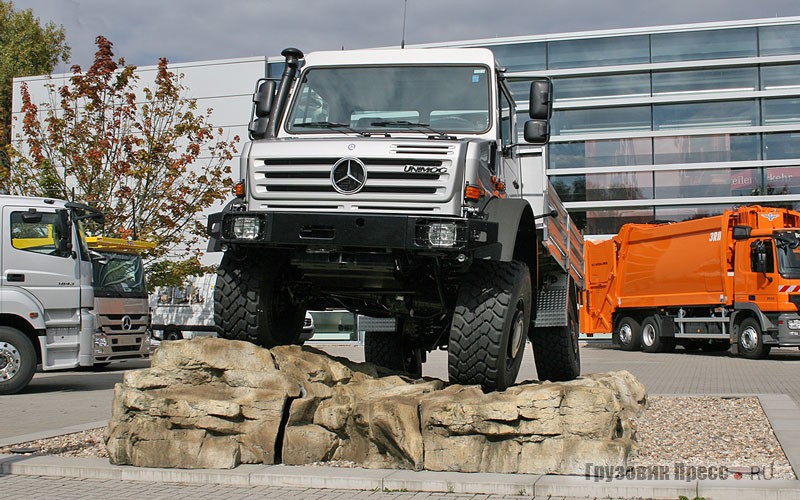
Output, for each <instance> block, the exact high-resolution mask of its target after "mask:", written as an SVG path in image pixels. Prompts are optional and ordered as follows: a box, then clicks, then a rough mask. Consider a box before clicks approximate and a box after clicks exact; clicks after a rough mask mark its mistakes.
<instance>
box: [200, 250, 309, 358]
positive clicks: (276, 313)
mask: <svg viewBox="0 0 800 500" xmlns="http://www.w3.org/2000/svg"><path fill="white" fill-rule="evenodd" d="M290 271H291V268H290V266H289V262H288V259H287V258H286V256H285V255H282V254H275V255H273V254H266V255H262V256H260V258H256V257H255V256H251V255H248V254H245V255H244V256H243V257H242V258H236V257H234V256H233V255H232V254H231V253H230V252H226V253H225V255H224V256H223V257H222V262H221V263H220V265H219V268H217V282H216V285H215V287H214V323H215V326H216V328H217V334H218V335H219V336H220V337H223V338H226V339H233V340H245V341H248V342H251V343H253V344H257V345H260V346H263V347H274V346H276V345H287V344H300V343H301V340H300V336H301V335H302V333H303V323H304V321H305V315H306V307H305V303H304V302H301V301H298V300H297V298H296V297H295V296H294V295H293V294H292V293H291V291H290V290H289V288H288V274H289V272H290Z"/></svg>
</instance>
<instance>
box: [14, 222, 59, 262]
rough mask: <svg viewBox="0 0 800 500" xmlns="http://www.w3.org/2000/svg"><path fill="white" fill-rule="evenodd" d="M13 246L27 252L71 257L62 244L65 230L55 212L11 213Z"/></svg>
mask: <svg viewBox="0 0 800 500" xmlns="http://www.w3.org/2000/svg"><path fill="white" fill-rule="evenodd" d="M10 227H11V246H13V247H14V248H16V249H19V250H24V251H26V252H33V253H39V254H44V255H56V256H58V257H69V256H70V252H69V251H68V250H67V249H66V248H64V245H63V244H62V242H63V240H64V238H63V235H62V232H63V230H62V229H61V224H60V222H59V219H58V216H57V215H56V214H54V213H41V212H13V213H12V214H11V226H10Z"/></svg>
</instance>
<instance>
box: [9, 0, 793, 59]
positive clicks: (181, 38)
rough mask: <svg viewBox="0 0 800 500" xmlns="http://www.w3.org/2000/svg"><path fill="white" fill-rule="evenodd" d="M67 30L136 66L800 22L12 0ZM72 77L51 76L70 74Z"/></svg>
mask: <svg viewBox="0 0 800 500" xmlns="http://www.w3.org/2000/svg"><path fill="white" fill-rule="evenodd" d="M13 3H14V5H15V7H16V8H17V9H26V8H31V9H33V11H34V14H35V15H36V16H38V17H39V18H40V19H41V20H42V21H44V22H46V21H53V22H55V23H56V24H60V25H63V26H64V28H65V29H66V32H67V37H68V43H69V44H70V46H71V47H72V62H73V63H76V64H79V65H81V66H82V67H84V68H85V67H88V66H89V65H90V64H91V62H92V59H93V53H94V48H95V47H94V38H95V37H96V36H97V35H103V36H105V37H107V38H109V39H110V40H111V41H112V42H114V46H115V53H116V55H117V56H124V57H125V59H126V60H127V61H128V62H129V63H133V64H135V65H137V66H145V65H152V64H156V63H157V61H158V58H159V57H166V58H168V59H169V61H170V62H173V63H178V62H187V61H201V60H209V59H226V58H235V57H245V56H252V55H278V54H279V53H280V51H281V50H282V49H283V48H284V47H287V46H294V47H298V48H300V49H301V50H303V51H305V52H309V51H312V50H326V49H328V50H331V49H333V50H335V49H340V48H342V47H345V48H348V49H356V48H365V47H382V46H389V45H399V44H400V40H401V38H402V34H403V7H404V4H407V15H406V27H405V40H406V44H407V45H413V44H417V43H428V42H443V41H455V40H469V39H475V38H494V37H502V36H516V35H532V34H547V33H563V32H573V31H589V30H599V29H612V28H629V27H645V26H658V25H664V24H685V23H696V22H709V21H729V20H740V19H760V18H770V17H776V16H779V17H785V16H800V2H798V0H759V1H755V2H754V1H752V0H670V1H661V0H658V1H656V0H550V1H542V0H260V1H259V0H13ZM67 70H68V67H67V66H64V67H62V68H58V69H57V70H56V71H67Z"/></svg>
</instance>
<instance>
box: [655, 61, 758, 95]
mask: <svg viewBox="0 0 800 500" xmlns="http://www.w3.org/2000/svg"><path fill="white" fill-rule="evenodd" d="M757 85H758V70H757V68H755V67H750V68H723V69H701V70H696V71H665V72H656V73H653V94H654V95H655V94H675V93H682V92H714V91H718V92H721V91H732V90H756V89H757Z"/></svg>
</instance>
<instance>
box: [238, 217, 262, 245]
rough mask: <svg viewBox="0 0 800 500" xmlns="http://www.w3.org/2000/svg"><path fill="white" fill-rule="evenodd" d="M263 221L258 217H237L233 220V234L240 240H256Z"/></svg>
mask: <svg viewBox="0 0 800 500" xmlns="http://www.w3.org/2000/svg"><path fill="white" fill-rule="evenodd" d="M260 228H261V222H260V221H259V220H258V217H247V216H242V217H236V218H235V219H234V220H233V235H234V236H235V237H236V239H239V240H254V239H256V238H258V232H259V229H260Z"/></svg>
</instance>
